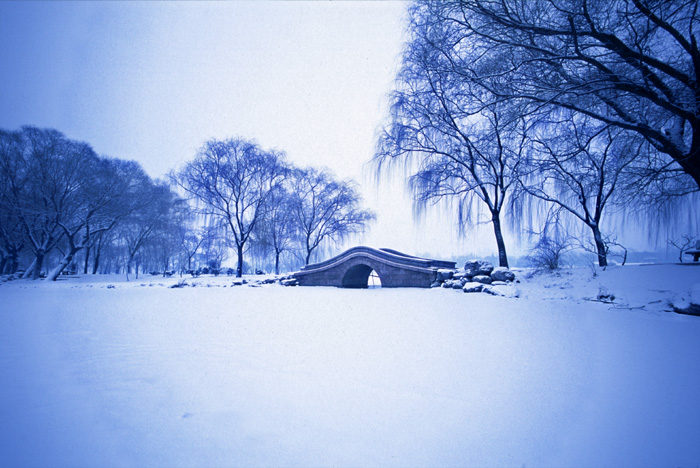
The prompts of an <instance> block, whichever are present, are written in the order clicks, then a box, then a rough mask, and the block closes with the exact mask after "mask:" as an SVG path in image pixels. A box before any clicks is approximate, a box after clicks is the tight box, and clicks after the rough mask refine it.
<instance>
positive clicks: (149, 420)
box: [0, 266, 700, 467]
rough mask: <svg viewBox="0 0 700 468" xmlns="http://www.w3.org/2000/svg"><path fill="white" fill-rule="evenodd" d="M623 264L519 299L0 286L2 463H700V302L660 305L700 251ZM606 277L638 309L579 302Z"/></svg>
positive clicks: (535, 286) (137, 284)
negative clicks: (666, 262) (675, 307)
mask: <svg viewBox="0 0 700 468" xmlns="http://www.w3.org/2000/svg"><path fill="white" fill-rule="evenodd" d="M624 268H626V269H627V270H623V269H619V270H623V272H625V271H626V272H632V274H627V273H625V274H624V275H623V276H620V274H618V273H616V272H615V271H614V269H613V271H608V272H603V273H602V274H601V275H599V276H598V277H597V278H595V279H591V278H589V277H588V276H587V275H589V274H588V273H587V272H585V271H580V272H576V273H570V274H569V275H568V276H567V275H564V276H562V277H556V278H550V279H547V280H544V279H542V278H536V279H534V280H533V281H532V282H531V283H530V284H526V283H523V284H522V285H519V286H513V287H514V288H516V287H517V288H520V289H519V290H518V292H519V295H520V296H521V297H520V298H504V297H493V296H488V295H482V294H476V295H468V294H463V293H461V292H459V291H453V290H446V289H438V290H435V289H433V290H422V289H393V290H390V289H371V290H343V289H335V288H284V287H281V286H278V285H270V286H265V287H259V288H252V287H247V286H239V287H235V288H233V287H226V288H224V287H221V286H223V285H228V284H230V279H226V278H218V279H216V280H213V279H212V280H210V281H209V283H210V284H209V285H210V286H212V287H206V283H207V281H205V280H202V282H201V284H200V286H199V287H195V288H192V287H188V288H182V289H168V288H166V287H164V286H167V285H168V284H170V283H172V282H175V281H176V279H169V280H163V279H161V278H150V279H142V280H137V281H132V282H130V283H124V282H123V280H119V281H122V282H116V281H117V279H112V281H114V282H113V283H111V284H110V283H109V281H110V280H109V279H104V278H97V279H95V278H88V279H84V280H83V281H81V280H76V281H73V280H71V281H64V282H61V283H59V284H47V283H32V282H27V281H24V282H19V281H15V282H11V283H6V284H4V285H0V324H1V326H0V373H1V375H2V376H3V377H2V380H3V383H2V386H1V388H0V414H1V417H0V433H2V437H1V438H0V459H2V460H3V464H7V466H42V467H46V466H426V467H427V466H431V467H433V466H523V465H529V466H562V465H568V466H581V465H587V466H639V465H646V466H659V465H663V466H671V465H674V466H676V465H685V466H687V465H692V464H697V461H698V460H700V446H699V445H698V444H697V441H698V440H700V401H699V400H698V398H697V390H698V388H699V386H700V319H699V318H697V317H688V316H681V315H677V314H674V313H669V312H665V311H664V307H667V302H666V301H667V299H668V297H669V295H670V294H676V293H683V292H688V291H689V290H690V289H691V287H692V285H693V284H696V283H698V282H700V277H699V274H700V268H693V269H687V268H686V269H685V270H683V268H682V267H676V268H675V269H673V267H671V266H668V267H647V268H648V269H647V270H642V268H644V267H635V266H629V267H624ZM635 268H637V270H634V269H635ZM653 268H656V270H654V274H656V273H657V271H658V272H659V274H661V275H663V278H664V279H663V280H658V279H654V280H652V279H651V276H650V275H651V273H652V271H651V269H653ZM664 268H667V269H669V270H668V271H666V270H664ZM680 270H682V271H681V273H679V274H678V275H676V276H674V274H675V273H674V272H676V271H680ZM688 273H690V276H688ZM615 275H617V276H615ZM635 275H637V276H639V278H649V279H648V283H649V284H645V283H644V282H643V281H641V280H640V279H639V278H636V276H635ZM189 282H190V283H191V282H193V281H192V280H190V281H189ZM557 282H559V283H557ZM599 282H604V283H605V284H608V285H610V287H611V289H614V290H615V292H616V293H617V295H618V296H623V299H625V300H627V303H625V304H623V305H626V306H627V307H626V308H619V309H616V308H611V306H610V305H605V304H600V303H594V302H590V301H587V300H584V299H582V298H583V297H584V296H586V295H587V294H588V293H589V292H590V291H594V292H595V288H597V287H598V283H599ZM664 282H666V283H668V284H666V283H664ZM158 283H160V284H162V285H159V284H158ZM108 284H110V285H112V286H113V287H111V288H108V287H107V285H108ZM149 284H154V286H148V285H149ZM141 285H143V286H141ZM587 288H588V289H587ZM589 290H590V291H589ZM654 291H656V292H654ZM635 301H636V302H635ZM657 301H658V302H657ZM639 306H644V307H643V308H636V307H639Z"/></svg>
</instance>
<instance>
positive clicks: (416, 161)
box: [373, 3, 529, 267]
mask: <svg viewBox="0 0 700 468" xmlns="http://www.w3.org/2000/svg"><path fill="white" fill-rule="evenodd" d="M436 5H437V7H439V4H426V3H420V4H415V5H414V6H413V7H412V8H411V10H410V13H411V15H410V17H411V19H410V30H411V31H412V38H411V40H410V41H409V43H408V45H407V47H406V50H405V52H404V56H403V65H402V68H401V70H400V72H399V74H398V78H397V85H396V90H395V91H394V92H393V93H392V94H391V97H390V99H391V107H390V116H389V119H388V122H387V123H386V124H385V126H384V128H383V129H382V131H381V133H380V136H379V141H378V146H377V151H376V154H375V157H374V160H373V161H374V163H375V167H376V169H377V173H378V174H380V175H381V174H382V172H383V171H385V170H386V169H391V170H396V169H402V170H404V171H406V172H407V173H408V185H409V187H410V190H411V192H412V194H413V198H414V202H415V208H417V209H418V211H421V210H424V209H426V208H427V207H429V206H431V205H434V204H439V203H441V202H443V203H447V204H452V205H456V207H457V214H458V219H459V222H460V228H461V229H464V228H465V227H466V226H468V225H470V224H473V223H474V222H476V221H477V218H478V216H479V214H480V213H482V212H484V210H485V211H486V212H488V215H489V221H490V223H491V224H492V225H493V230H494V236H495V240H496V246H497V249H498V259H499V264H500V266H504V267H507V266H508V255H507V251H506V242H505V240H504V237H503V216H504V209H505V207H506V206H507V201H508V197H509V195H510V194H511V193H512V191H513V190H514V189H515V187H516V186H517V183H518V179H519V178H520V177H521V175H522V174H523V172H525V171H527V170H528V168H529V164H528V161H527V160H528V152H527V151H526V149H527V138H526V134H527V124H526V121H525V120H524V119H522V118H521V116H520V113H519V112H518V111H517V109H516V107H514V106H503V105H500V104H499V103H498V102H493V101H492V100H491V99H490V97H491V96H490V91H489V90H488V89H486V88H484V87H483V86H481V85H479V84H478V83H476V82H474V81H472V80H469V79H466V78H465V73H467V71H468V68H469V66H470V64H469V63H468V57H469V53H471V52H470V51H469V44H465V43H464V42H462V41H461V37H462V36H461V32H460V29H459V28H456V27H455V23H449V22H444V21H440V20H439V15H434V14H433V13H434V12H432V11H431V9H432V8H434V7H435V6H436ZM503 64H504V61H503V60H501V57H498V56H493V57H491V60H484V61H483V62H482V63H481V64H480V66H481V67H483V68H484V70H482V71H483V72H484V73H485V72H486V71H487V70H486V69H491V71H492V72H494V73H495V72H497V71H498V70H499V68H500V67H502V66H503ZM501 85H502V86H507V84H506V83H501Z"/></svg>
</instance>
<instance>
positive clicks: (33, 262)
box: [22, 257, 36, 279]
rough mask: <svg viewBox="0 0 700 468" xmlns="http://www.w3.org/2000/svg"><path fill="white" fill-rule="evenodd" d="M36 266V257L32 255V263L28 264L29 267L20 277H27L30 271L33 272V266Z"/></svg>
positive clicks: (30, 273)
mask: <svg viewBox="0 0 700 468" xmlns="http://www.w3.org/2000/svg"><path fill="white" fill-rule="evenodd" d="M35 266H36V257H34V260H32V263H31V264H30V265H29V268H27V269H26V270H25V271H24V274H23V275H22V279H28V278H29V277H30V276H31V275H32V273H33V272H34V267H35Z"/></svg>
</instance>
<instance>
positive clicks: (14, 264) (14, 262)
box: [9, 250, 19, 275]
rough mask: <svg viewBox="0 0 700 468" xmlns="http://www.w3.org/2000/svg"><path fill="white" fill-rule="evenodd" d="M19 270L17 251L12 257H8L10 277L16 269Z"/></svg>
mask: <svg viewBox="0 0 700 468" xmlns="http://www.w3.org/2000/svg"><path fill="white" fill-rule="evenodd" d="M18 268H19V250H15V251H14V252H12V255H11V256H10V271H9V273H10V274H11V275H14V274H15V273H17V269H18Z"/></svg>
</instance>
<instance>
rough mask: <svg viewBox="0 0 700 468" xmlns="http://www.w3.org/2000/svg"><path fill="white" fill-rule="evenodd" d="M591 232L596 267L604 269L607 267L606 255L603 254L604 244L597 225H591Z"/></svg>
mask: <svg viewBox="0 0 700 468" xmlns="http://www.w3.org/2000/svg"><path fill="white" fill-rule="evenodd" d="M591 231H593V240H594V241H595V248H596V251H597V252H598V266H600V267H606V266H608V255H607V254H606V252H605V242H603V235H602V234H601V233H600V227H599V226H598V225H597V224H592V225H591Z"/></svg>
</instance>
